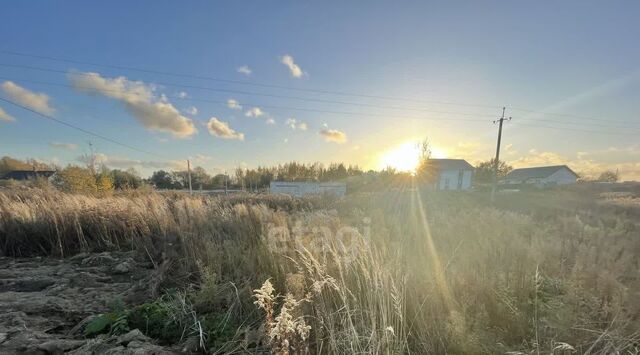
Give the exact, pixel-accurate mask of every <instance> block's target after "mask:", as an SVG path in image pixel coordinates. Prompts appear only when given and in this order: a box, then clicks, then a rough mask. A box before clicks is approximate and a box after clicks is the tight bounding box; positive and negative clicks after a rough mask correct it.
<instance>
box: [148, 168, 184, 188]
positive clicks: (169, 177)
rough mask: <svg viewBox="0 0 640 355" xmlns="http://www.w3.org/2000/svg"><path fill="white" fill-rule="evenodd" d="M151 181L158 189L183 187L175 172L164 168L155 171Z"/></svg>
mask: <svg viewBox="0 0 640 355" xmlns="http://www.w3.org/2000/svg"><path fill="white" fill-rule="evenodd" d="M149 181H150V182H151V183H152V184H153V185H154V186H155V187H156V188H158V189H178V188H181V187H182V186H181V185H180V183H179V182H178V181H176V179H175V176H174V175H173V174H171V173H169V172H166V171H164V170H158V171H154V172H153V174H152V175H151V178H149Z"/></svg>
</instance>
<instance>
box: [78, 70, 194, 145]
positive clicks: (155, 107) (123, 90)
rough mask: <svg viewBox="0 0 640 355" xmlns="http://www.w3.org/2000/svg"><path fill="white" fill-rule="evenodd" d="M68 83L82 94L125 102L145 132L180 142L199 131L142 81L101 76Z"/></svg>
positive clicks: (87, 75)
mask: <svg viewBox="0 0 640 355" xmlns="http://www.w3.org/2000/svg"><path fill="white" fill-rule="evenodd" d="M69 79H70V81H71V84H72V85H73V86H74V88H75V89H76V90H78V91H81V92H86V93H90V94H100V95H103V96H106V97H109V98H112V99H116V100H119V101H122V102H123V103H124V104H125V108H126V109H127V111H129V113H131V114H132V115H133V116H134V117H135V118H136V119H137V120H138V121H139V122H140V123H141V124H142V125H143V126H144V127H145V128H147V129H149V130H153V131H161V132H168V133H171V134H173V135H174V136H175V137H178V138H187V137H189V136H191V135H193V134H195V133H197V129H196V127H195V125H194V124H193V121H192V120H191V119H189V118H187V117H185V116H182V115H181V114H180V112H179V111H178V110H177V109H176V108H175V107H174V106H173V105H172V104H171V103H170V102H168V101H166V97H165V101H163V100H162V97H161V99H160V100H158V99H157V98H156V97H155V96H154V94H153V90H154V87H153V86H151V85H146V84H145V83H143V82H141V81H131V80H128V79H127V78H125V77H123V76H120V77H117V78H104V77H102V76H100V74H98V73H90V72H89V73H70V74H69Z"/></svg>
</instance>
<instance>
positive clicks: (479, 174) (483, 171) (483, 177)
mask: <svg viewBox="0 0 640 355" xmlns="http://www.w3.org/2000/svg"><path fill="white" fill-rule="evenodd" d="M495 161H496V160H495V159H490V160H487V161H483V162H480V163H478V165H477V166H476V170H475V173H474V181H475V182H476V183H479V184H490V183H492V182H493V169H494V168H495ZM511 170H513V167H512V166H511V165H509V164H507V163H506V162H504V161H502V160H501V161H500V162H499V163H498V180H500V179H502V178H504V177H505V176H507V174H509V172H511Z"/></svg>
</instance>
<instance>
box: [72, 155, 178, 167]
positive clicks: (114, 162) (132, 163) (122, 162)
mask: <svg viewBox="0 0 640 355" xmlns="http://www.w3.org/2000/svg"><path fill="white" fill-rule="evenodd" d="M87 158H88V157H87V156H84V155H81V156H79V157H77V158H76V161H78V162H80V163H83V164H86V163H87ZM94 158H95V164H97V165H103V164H104V165H106V166H108V167H110V168H118V169H129V168H135V169H171V170H185V169H186V162H184V161H183V160H170V161H153V160H138V159H131V158H126V157H117V156H110V155H106V154H103V153H97V154H96V155H95V156H94Z"/></svg>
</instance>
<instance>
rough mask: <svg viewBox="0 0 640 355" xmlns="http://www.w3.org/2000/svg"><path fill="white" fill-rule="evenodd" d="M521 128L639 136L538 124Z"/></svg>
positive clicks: (522, 124)
mask: <svg viewBox="0 0 640 355" xmlns="http://www.w3.org/2000/svg"><path fill="white" fill-rule="evenodd" d="M517 124H518V125H520V126H527V127H533V128H548V129H556V130H560V131H574V132H585V133H593V134H606V135H631V136H638V133H631V132H607V131H591V130H586V129H580V128H571V127H554V126H545V125H536V124H527V123H519V122H518V123H517Z"/></svg>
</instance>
